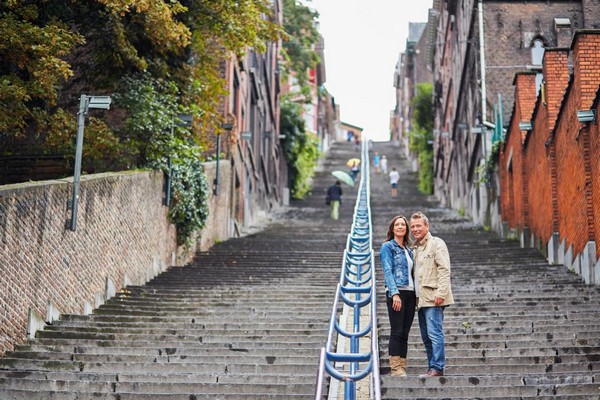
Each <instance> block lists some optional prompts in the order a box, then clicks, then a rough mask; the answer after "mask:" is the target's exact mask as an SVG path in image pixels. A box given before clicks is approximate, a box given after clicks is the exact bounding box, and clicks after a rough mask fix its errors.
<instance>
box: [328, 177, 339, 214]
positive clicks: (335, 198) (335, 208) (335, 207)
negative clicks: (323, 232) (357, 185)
mask: <svg viewBox="0 0 600 400" xmlns="http://www.w3.org/2000/svg"><path fill="white" fill-rule="evenodd" d="M327 201H328V202H329V203H328V204H329V207H330V208H331V213H330V217H331V219H333V220H337V219H338V218H339V213H340V204H342V184H341V183H340V181H339V180H337V181H335V183H334V184H333V185H331V186H329V188H327Z"/></svg>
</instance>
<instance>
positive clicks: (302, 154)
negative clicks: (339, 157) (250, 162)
mask: <svg viewBox="0 0 600 400" xmlns="http://www.w3.org/2000/svg"><path fill="white" fill-rule="evenodd" d="M302 111H303V108H302V104H300V103H295V102H292V101H290V100H288V99H284V100H282V102H281V133H282V134H284V135H285V141H284V150H285V155H286V159H287V162H288V171H289V174H288V175H289V179H290V183H289V186H290V188H291V193H292V197H294V198H296V199H302V198H304V197H305V196H306V195H307V194H308V192H309V190H310V178H312V177H313V176H314V170H315V167H316V165H317V161H318V159H319V143H318V139H317V138H316V137H315V135H311V134H307V133H306V132H305V123H304V119H303V118H302Z"/></svg>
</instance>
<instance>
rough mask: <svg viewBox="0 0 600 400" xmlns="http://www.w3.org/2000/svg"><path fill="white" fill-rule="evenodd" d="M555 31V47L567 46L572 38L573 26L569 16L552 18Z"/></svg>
mask: <svg viewBox="0 0 600 400" xmlns="http://www.w3.org/2000/svg"><path fill="white" fill-rule="evenodd" d="M554 32H556V47H569V45H570V44H571V41H572V40H573V28H572V27H571V20H570V19H569V18H554Z"/></svg>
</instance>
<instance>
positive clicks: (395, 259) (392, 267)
mask: <svg viewBox="0 0 600 400" xmlns="http://www.w3.org/2000/svg"><path fill="white" fill-rule="evenodd" d="M406 252H407V253H408V254H409V256H410V259H411V260H413V262H414V256H413V252H412V250H411V249H409V248H408V247H406ZM379 259H380V260H381V266H382V267H383V277H384V280H385V286H386V288H387V291H388V296H390V297H392V296H393V295H395V294H398V287H400V286H408V282H409V281H408V273H409V271H408V262H407V261H406V253H405V252H404V249H403V248H402V247H400V245H398V243H397V242H396V241H395V240H394V239H392V240H388V241H387V242H384V243H383V244H382V245H381V250H380V251H379Z"/></svg>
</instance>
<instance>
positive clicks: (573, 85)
mask: <svg viewBox="0 0 600 400" xmlns="http://www.w3.org/2000/svg"><path fill="white" fill-rule="evenodd" d="M570 50H571V54H572V59H573V74H572V77H569V73H568V56H569V51H568V50H567V49H550V50H549V51H547V53H546V55H545V59H544V76H545V80H546V87H545V97H544V99H542V98H539V99H537V100H538V102H537V103H536V109H535V111H534V114H533V115H534V121H533V130H532V131H531V132H530V133H529V136H526V137H525V144H524V147H523V148H522V149H521V148H520V147H519V144H520V143H519V142H520V140H519V139H520V138H521V137H522V136H521V135H522V133H523V132H521V131H520V130H519V127H518V122H519V121H526V120H527V114H528V112H529V110H530V105H531V104H532V102H533V101H534V100H535V99H536V98H537V97H536V95H535V94H531V92H530V90H529V83H528V81H527V78H526V75H525V74H517V76H516V78H515V82H516V90H515V108H514V111H513V118H512V120H511V125H510V127H509V131H508V133H507V136H506V143H505V145H504V148H503V149H502V152H501V155H500V165H499V171H500V189H501V205H502V218H503V220H504V221H505V222H507V223H508V225H509V227H510V228H516V229H518V230H521V229H522V228H524V227H529V228H530V229H531V232H532V233H533V234H534V236H535V237H536V238H538V239H542V241H543V242H547V241H548V240H549V238H550V237H551V234H552V233H553V232H558V233H559V235H560V240H561V241H562V240H565V241H566V243H567V248H568V247H570V246H572V247H573V255H577V254H579V253H581V252H582V251H583V250H584V247H585V246H586V244H587V243H588V242H589V241H595V242H596V253H597V254H596V256H597V257H600V240H599V237H600V234H599V232H600V128H599V127H598V124H593V123H592V124H589V123H581V122H579V121H578V120H577V111H578V110H586V109H590V108H595V109H596V110H598V107H599V106H598V104H599V103H600V98H599V96H600V89H599V88H600V68H599V66H600V30H594V31H592V30H586V31H579V32H577V33H576V35H575V37H574V39H573V43H572V46H571V49H570ZM544 100H547V102H545V101H544ZM511 151H512V165H513V173H512V174H509V173H508V171H507V161H508V156H509V154H510V152H511ZM553 155H554V158H553ZM520 164H522V166H523V170H522V174H520V175H519V176H517V171H518V170H519V165H520ZM521 178H522V179H521ZM519 196H521V197H519ZM528 217H529V218H528Z"/></svg>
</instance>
